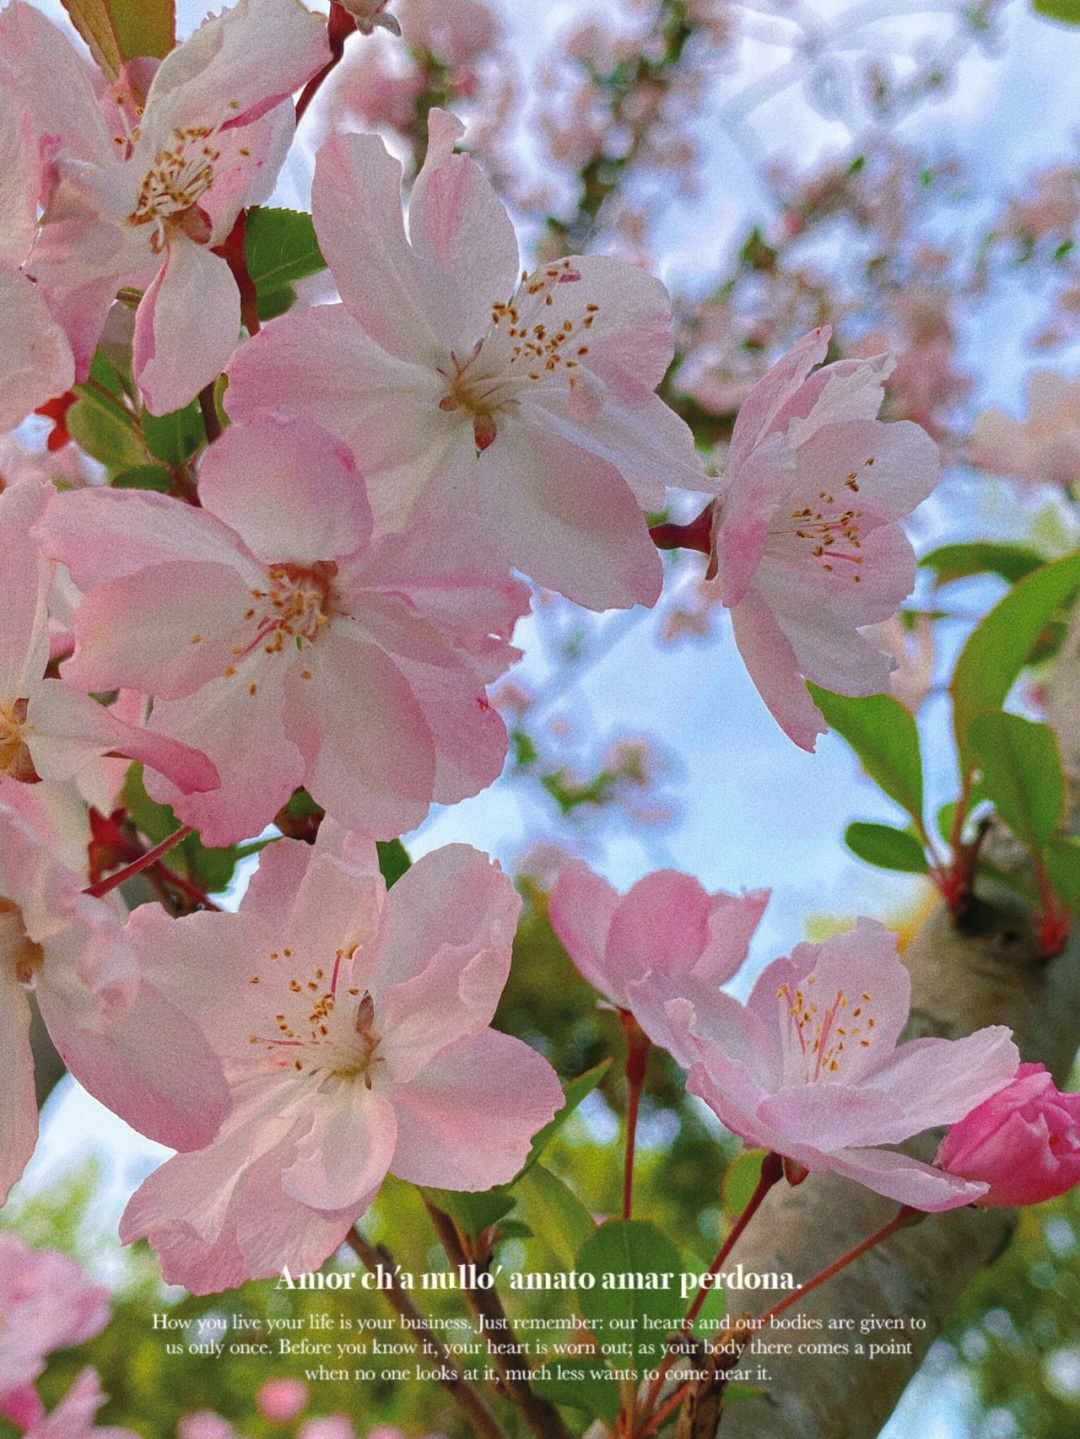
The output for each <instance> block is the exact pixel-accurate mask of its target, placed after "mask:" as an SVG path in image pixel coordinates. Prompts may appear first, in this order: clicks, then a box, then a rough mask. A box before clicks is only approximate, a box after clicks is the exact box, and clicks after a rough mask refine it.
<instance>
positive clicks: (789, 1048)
mask: <svg viewBox="0 0 1080 1439" xmlns="http://www.w3.org/2000/svg"><path fill="white" fill-rule="evenodd" d="M814 979H815V976H814V975H813V974H810V975H807V977H806V989H805V990H803V989H802V988H801V987H800V986H798V985H796V987H795V988H794V990H793V989H792V987H791V985H789V984H782V985H781V986H780V988H779V989H778V990H777V991H776V997H777V999H779V1000H781V1001H782V1002H783V1003H784V1004H785V1005H786V1006H787V1015H788V1025H787V1032H786V1038H785V1044H784V1050H785V1061H786V1062H785V1066H784V1067H785V1070H791V1071H793V1072H792V1073H789V1074H785V1082H791V1081H794V1082H796V1083H801V1084H815V1083H817V1082H818V1081H819V1080H820V1081H822V1082H827V1081H828V1080H830V1079H831V1078H832V1077H833V1076H836V1077H837V1078H838V1079H840V1080H842V1079H843V1075H842V1073H841V1070H842V1068H843V1067H844V1065H845V1064H850V1062H851V1060H850V1056H851V1055H852V1054H854V1053H856V1052H857V1051H858V1050H859V1049H868V1048H869V1047H870V1040H869V1038H868V1034H869V1031H870V1030H872V1029H873V1027H874V1018H873V1015H872V1014H870V1012H869V1007H870V1002H871V1000H870V995H869V994H867V993H865V992H863V993H862V994H860V995H859V997H858V1000H857V1001H856V1002H855V1003H851V1002H850V1001H849V999H848V997H847V995H846V994H845V993H844V991H843V990H842V989H838V990H837V991H836V997H835V998H834V999H833V1002H832V1003H831V1004H830V1005H828V1006H827V1007H825V1008H824V1009H822V1007H821V1006H820V1005H819V1004H818V1003H817V1002H816V1000H815V999H814V997H813V992H812V990H811V988H810V986H811V985H812V984H813V983H814Z"/></svg>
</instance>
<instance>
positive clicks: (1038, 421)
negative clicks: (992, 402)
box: [971, 370, 1080, 485]
mask: <svg viewBox="0 0 1080 1439" xmlns="http://www.w3.org/2000/svg"><path fill="white" fill-rule="evenodd" d="M1027 400H1028V417H1027V419H1026V420H1014V419H1013V418H1012V416H1011V415H1007V414H1006V413H1005V412H1004V410H998V409H992V410H984V411H983V413H982V414H981V415H979V416H978V417H977V419H976V420H975V424H974V426H973V428H972V431H971V463H972V464H973V465H979V466H981V467H982V468H983V469H984V470H992V471H993V472H994V473H995V474H999V475H1015V476H1016V478H1017V479H1021V480H1029V481H1031V482H1032V483H1034V484H1047V485H1071V484H1075V483H1076V482H1077V481H1078V480H1080V380H1072V381H1069V380H1066V379H1065V378H1064V376H1062V375H1058V374H1055V373H1054V372H1053V371H1052V370H1036V371H1035V372H1034V373H1033V374H1031V375H1029V376H1028V384H1027Z"/></svg>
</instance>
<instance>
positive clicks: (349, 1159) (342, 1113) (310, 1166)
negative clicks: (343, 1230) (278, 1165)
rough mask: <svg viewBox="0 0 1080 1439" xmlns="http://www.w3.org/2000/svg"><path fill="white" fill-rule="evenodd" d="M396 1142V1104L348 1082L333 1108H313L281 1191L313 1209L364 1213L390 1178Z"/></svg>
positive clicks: (358, 1081) (284, 1173)
mask: <svg viewBox="0 0 1080 1439" xmlns="http://www.w3.org/2000/svg"><path fill="white" fill-rule="evenodd" d="M396 1144H397V1121H396V1119H395V1117H394V1106H393V1105H392V1104H391V1103H390V1100H389V1099H387V1097H386V1096H385V1095H383V1094H378V1093H376V1092H375V1091H374V1090H372V1089H367V1088H366V1087H365V1086H364V1083H363V1081H362V1080H361V1079H359V1078H355V1079H353V1080H352V1081H351V1082H348V1081H346V1082H344V1083H343V1084H342V1086H341V1088H340V1089H338V1091H337V1092H336V1094H335V1096H334V1102H333V1103H332V1104H318V1103H313V1104H312V1124H311V1128H310V1129H309V1130H308V1132H307V1133H306V1134H305V1135H304V1136H303V1137H302V1138H301V1139H300V1140H299V1141H298V1143H297V1146H296V1158H295V1159H294V1160H293V1162H292V1164H291V1165H289V1167H288V1168H287V1169H285V1170H283V1171H282V1174H281V1188H282V1190H283V1191H284V1193H285V1194H286V1196H287V1197H288V1198H290V1199H295V1200H296V1201H297V1203H298V1204H304V1205H307V1206H308V1208H310V1209H323V1210H342V1209H353V1208H354V1207H355V1211H356V1213H357V1214H358V1215H359V1213H360V1212H361V1211H362V1209H365V1208H366V1207H367V1205H368V1203H369V1202H370V1200H371V1196H372V1195H373V1194H374V1193H375V1191H376V1190H377V1189H378V1188H379V1186H380V1185H381V1184H382V1182H383V1180H384V1179H385V1178H386V1172H387V1170H388V1169H389V1168H390V1162H391V1160H392V1158H393V1155H394V1146H395V1145H396Z"/></svg>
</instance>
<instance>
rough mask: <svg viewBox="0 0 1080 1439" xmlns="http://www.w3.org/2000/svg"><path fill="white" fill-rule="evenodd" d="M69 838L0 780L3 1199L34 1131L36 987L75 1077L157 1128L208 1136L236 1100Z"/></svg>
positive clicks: (172, 1139) (176, 1138)
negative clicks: (83, 870)
mask: <svg viewBox="0 0 1080 1439" xmlns="http://www.w3.org/2000/svg"><path fill="white" fill-rule="evenodd" d="M62 844H63V840H62V837H61V836H60V835H59V834H57V832H56V829H55V826H54V825H53V823H52V821H51V819H50V817H49V815H48V813H47V810H46V808H45V806H44V805H43V804H42V803H41V801H40V800H39V799H38V797H37V793H36V790H31V789H29V788H28V787H27V786H25V785H18V784H15V783H13V782H12V781H11V780H10V779H3V780H0V1031H2V1034H0V1038H2V1043H0V1057H2V1068H3V1075H2V1079H3V1082H2V1084H0V1096H2V1097H0V1202H2V1200H3V1199H4V1198H5V1197H6V1196H7V1192H8V1190H9V1188H10V1187H11V1185H12V1184H13V1183H14V1182H15V1180H16V1179H18V1177H19V1175H20V1174H21V1173H22V1171H23V1168H24V1167H25V1165H26V1161H27V1160H28V1159H29V1157H30V1154H31V1152H32V1150H33V1148H34V1143H35V1140H36V1137H37V1103H36V1100H35V1096H34V1062H33V1055H32V1053H31V1050H30V1041H29V1032H30V1005H29V1003H28V1000H27V990H30V989H32V990H33V991H34V996H35V998H36V1000H37V1006H38V1009H39V1010H40V1013H41V1017H42V1019H43V1020H44V1021H45V1025H46V1028H47V1029H48V1031H49V1035H50V1037H51V1038H52V1041H53V1043H54V1044H55V1045H56V1048H57V1050H58V1052H59V1054H60V1057H61V1059H62V1060H63V1061H64V1063H65V1064H66V1065H67V1067H68V1069H69V1070H70V1071H71V1072H72V1074H73V1075H74V1076H75V1078H76V1079H78V1080H79V1082H80V1083H81V1084H82V1085H83V1086H84V1087H85V1088H86V1089H87V1090H89V1091H90V1093H91V1094H93V1095H94V1096H95V1097H96V1098H98V1099H100V1100H101V1101H102V1103H104V1104H106V1105H107V1106H108V1107H109V1108H110V1109H112V1110H113V1111H114V1112H115V1113H117V1114H118V1115H120V1117H121V1118H122V1119H125V1120H128V1121H133V1120H137V1121H138V1123H139V1126H140V1128H141V1129H142V1130H143V1132H144V1133H145V1134H148V1135H150V1137H151V1138H154V1139H157V1140H159V1141H160V1142H162V1143H164V1144H170V1145H173V1146H175V1147H177V1148H182V1149H186V1148H191V1147H192V1146H194V1145H197V1144H203V1143H205V1142H206V1141H207V1139H208V1138H209V1137H210V1136H211V1135H212V1134H213V1133H214V1132H215V1130H216V1128H217V1125H218V1123H219V1121H220V1119H221V1117H222V1114H223V1112H224V1110H225V1108H226V1107H227V1103H228V1094H227V1091H226V1089H225V1083H224V1080H223V1078H222V1076H221V1074H220V1071H219V1068H218V1066H217V1063H216V1060H215V1059H214V1056H213V1054H212V1053H211V1052H210V1050H209V1049H208V1048H207V1045H206V1041H205V1040H204V1039H203V1037H202V1035H201V1034H200V1032H199V1031H198V1029H197V1028H196V1027H195V1025H194V1024H193V1023H192V1022H191V1020H189V1019H187V1018H186V1017H185V1016H184V1015H182V1014H181V1013H180V1011H179V1010H177V1009H176V1008H175V1007H174V1006H173V1005H171V1004H170V1003H169V1002H168V1001H167V1000H166V999H165V998H164V997H163V996H162V994H161V993H160V992H159V991H157V990H155V989H154V988H153V986H151V985H149V984H147V983H145V982H143V979H142V977H141V975H140V973H139V969H138V965H137V963H136V961H135V957H134V955H133V953H132V951H131V948H130V946H129V944H128V942H127V940H126V938H125V936H124V931H123V924H122V915H121V913H120V911H119V909H118V908H117V907H116V906H115V905H114V904H113V903H111V902H109V900H102V899H96V898H94V897H93V896H91V895H88V894H84V893H82V887H83V885H84V884H85V882H86V881H85V876H84V875H82V874H76V873H74V872H73V871H72V870H70V869H68V868H67V866H66V865H64V864H62V863H60V861H59V860H58V859H57V858H56V857H55V856H56V853H57V851H58V850H59V849H60V848H61V846H62Z"/></svg>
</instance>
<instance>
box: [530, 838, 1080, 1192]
mask: <svg viewBox="0 0 1080 1439" xmlns="http://www.w3.org/2000/svg"><path fill="white" fill-rule="evenodd" d="M766 898H767V896H766V895H765V894H763V893H756V894H749V895H743V896H741V897H739V896H734V895H728V894H724V893H722V892H721V893H718V894H714V895H709V894H707V893H706V892H705V891H704V890H703V889H702V888H701V886H700V885H699V884H698V882H697V881H696V880H694V879H692V878H691V877H690V876H688V875H683V874H678V873H676V872H675V871H671V870H663V871H660V872H659V873H657V874H652V875H648V876H647V877H646V878H645V879H643V880H640V881H639V882H638V883H637V884H636V885H634V887H633V888H632V889H631V890H630V892H629V893H628V894H627V895H625V896H623V897H621V898H620V897H619V895H617V894H616V892H615V891H614V890H613V889H612V888H611V886H610V885H609V884H607V883H606V881H604V880H602V879H600V878H598V877H597V876H596V875H594V874H593V873H591V871H590V870H589V869H588V868H587V867H586V866H585V865H583V864H580V863H578V862H572V863H570V864H568V865H566V866H565V867H564V868H563V871H562V873H561V875H560V877H559V880H558V883H557V884H556V886H555V889H554V891H553V892H552V896H551V905H550V911H549V912H550V917H551V923H552V926H553V928H554V930H555V933H556V934H557V935H558V937H559V939H560V940H561V941H562V943H563V944H564V945H565V947H566V949H567V951H568V953H569V954H570V957H571V959H572V960H573V961H574V963H575V964H576V965H577V967H578V969H579V970H580V971H581V973H582V975H583V976H584V977H585V979H586V980H587V981H588V982H589V983H590V984H591V985H593V987H594V988H596V989H597V990H599V992H600V993H601V994H603V995H604V996H605V998H607V999H608V1000H609V1001H610V1002H611V1003H613V1004H615V1005H616V1006H617V1007H618V1008H619V1009H622V1010H626V1011H628V1012H629V1013H630V1014H632V1015H633V1017H634V1019H635V1020H636V1021H637V1023H638V1024H639V1025H640V1026H641V1028H642V1029H643V1030H644V1032H645V1034H646V1035H647V1036H648V1037H649V1038H650V1039H651V1040H652V1041H653V1042H654V1043H656V1044H659V1045H661V1046H663V1047H664V1048H665V1049H667V1050H669V1051H670V1053H671V1054H672V1055H673V1056H674V1058H675V1059H676V1060H677V1061H678V1062H679V1063H680V1064H681V1065H682V1066H683V1067H684V1068H685V1069H687V1070H689V1078H688V1080H687V1088H688V1089H689V1091H690V1093H692V1094H696V1095H698V1096H699V1097H700V1098H701V1099H703V1100H704V1101H705V1103H706V1104H707V1105H708V1106H709V1108H710V1109H711V1110H712V1111H713V1112H714V1114H716V1116H717V1117H718V1118H719V1119H720V1120H721V1121H722V1122H723V1123H724V1124H725V1125H726V1126H727V1127H728V1128H729V1129H730V1130H732V1132H733V1133H735V1134H737V1135H739V1136H740V1137H741V1138H742V1139H744V1140H745V1141H746V1142H747V1143H748V1144H752V1145H756V1146H759V1147H761V1148H764V1149H768V1150H771V1151H773V1152H775V1153H777V1154H780V1155H783V1157H784V1158H785V1159H786V1160H787V1161H789V1163H793V1164H794V1165H795V1166H798V1167H799V1168H801V1169H804V1170H807V1171H809V1172H811V1173H815V1172H821V1171H824V1170H831V1171H833V1172H834V1173H838V1174H844V1175H847V1176H848V1177H850V1178H852V1179H855V1180H857V1181H858V1182H859V1183H861V1184H864V1185H866V1186H867V1187H868V1188H870V1189H873V1190H875V1191H877V1192H878V1193H880V1194H884V1195H887V1196H888V1197H889V1198H892V1199H896V1200H898V1201H899V1202H900V1203H901V1204H907V1205H911V1206H912V1207H913V1208H916V1209H924V1210H930V1211H936V1210H943V1209H950V1208H953V1207H955V1206H956V1205H960V1204H969V1203H972V1202H978V1203H981V1204H984V1205H1009V1204H1031V1203H1035V1202H1037V1201H1038V1200H1041V1199H1046V1198H1049V1197H1050V1196H1052V1195H1055V1194H1060V1193H1062V1192H1064V1190H1066V1189H1068V1188H1071V1186H1072V1185H1073V1184H1076V1183H1077V1182H1078V1181H1080V1096H1075V1095H1061V1094H1058V1092H1057V1091H1056V1090H1055V1089H1054V1086H1053V1083H1052V1082H1051V1080H1050V1077H1049V1075H1047V1074H1046V1072H1045V1071H1044V1070H1043V1068H1042V1066H1041V1065H1031V1064H1025V1065H1020V1067H1019V1068H1017V1065H1018V1061H1019V1056H1018V1054H1017V1050H1016V1046H1015V1045H1014V1044H1013V1043H1012V1040H1011V1038H1010V1037H1009V1031H1008V1030H1006V1029H1003V1028H1001V1027H1000V1026H995V1027H991V1028H988V1029H982V1030H979V1031H978V1032H977V1033H976V1034H972V1035H969V1036H968V1037H966V1038H964V1039H958V1040H948V1039H917V1040H911V1041H908V1042H906V1043H899V1040H900V1034H901V1030H902V1029H903V1026H904V1024H905V1023H906V1021H907V1018H908V1011H909V1008H910V1003H911V980H910V977H909V975H908V972H907V970H906V968H905V967H904V965H903V963H902V962H901V960H900V958H899V956H898V955H897V952H896V938H895V936H894V935H892V934H890V933H889V932H888V931H887V930H885V929H884V928H883V927H882V926H881V925H878V924H874V923H872V922H871V921H869V920H859V921H858V923H857V924H856V926H855V928H854V929H853V930H852V931H851V932H850V933H847V934H839V935H835V936H834V937H833V938H832V939H829V940H827V941H825V942H824V943H822V944H800V945H797V946H796V948H795V949H794V950H793V951H792V953H791V955H790V956H787V957H784V958H781V959H777V960H774V961H773V963H772V964H770V965H768V966H767V968H766V969H765V970H764V971H763V972H762V974H761V975H760V976H759V978H758V980H757V982H756V983H755V984H754V986H753V988H752V990H751V992H750V994H749V996H748V998H747V1000H746V1001H745V1003H741V1002H740V1001H738V1000H736V999H734V998H733V997H732V996H731V995H730V994H728V993H726V991H725V990H724V989H722V988H721V985H723V984H724V983H726V982H727V981H728V980H729V979H731V978H733V977H734V976H735V974H736V972H737V971H738V970H739V968H740V967H741V966H742V964H743V963H744V961H745V959H746V954H747V946H748V943H749V940H750V937H751V935H752V933H753V930H754V928H755V926H756V925H757V922H758V920H759V919H760V917H761V913H762V910H763V909H764V905H765V900H766ZM942 1124H952V1125H953V1126H954V1128H953V1129H952V1130H950V1132H949V1134H948V1136H947V1137H946V1139H945V1141H944V1142H943V1144H942V1145H941V1148H940V1149H939V1151H938V1153H937V1156H936V1159H935V1162H934V1164H933V1165H928V1164H924V1163H922V1162H920V1161H919V1160H916V1159H913V1158H911V1157H910V1156H909V1155H907V1154H906V1153H904V1152H903V1151H902V1150H900V1149H897V1148H895V1147H894V1146H896V1145H898V1144H900V1143H901V1142H902V1141H904V1140H905V1139H908V1138H910V1137H911V1136H913V1135H915V1134H918V1133H920V1132H921V1131H923V1130H925V1129H931V1128H934V1127H936V1126H938V1125H942Z"/></svg>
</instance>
